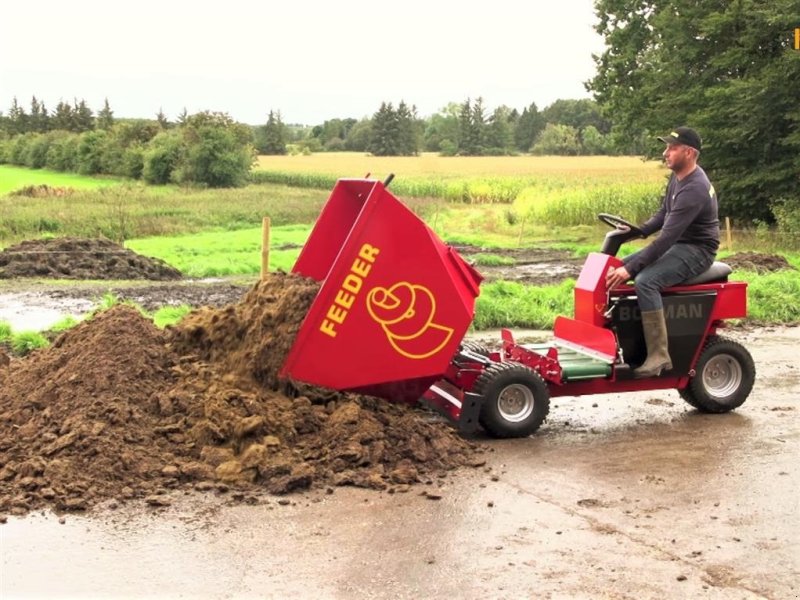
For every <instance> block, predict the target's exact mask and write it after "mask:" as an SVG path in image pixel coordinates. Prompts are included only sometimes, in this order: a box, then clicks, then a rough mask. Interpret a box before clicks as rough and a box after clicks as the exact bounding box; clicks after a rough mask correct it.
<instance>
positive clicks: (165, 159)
mask: <svg viewBox="0 0 800 600" xmlns="http://www.w3.org/2000/svg"><path fill="white" fill-rule="evenodd" d="M183 150H184V144H183V138H182V136H181V133H180V132H179V131H178V130H176V129H168V130H164V131H162V132H161V133H159V134H158V135H157V136H156V137H154V138H153V141H152V142H150V143H149V144H148V145H147V149H146V150H145V151H144V157H143V168H142V178H143V179H144V180H145V181H146V182H147V183H154V184H165V183H169V182H170V181H172V173H173V171H175V170H176V169H177V167H178V165H179V163H180V161H181V158H182V155H183Z"/></svg>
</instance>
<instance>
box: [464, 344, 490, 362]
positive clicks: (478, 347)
mask: <svg viewBox="0 0 800 600" xmlns="http://www.w3.org/2000/svg"><path fill="white" fill-rule="evenodd" d="M461 350H466V351H468V352H474V353H475V354H480V355H481V356H486V357H487V358H488V357H489V355H490V354H491V351H490V350H489V349H488V348H487V347H486V346H484V345H483V344H481V343H480V342H461V346H460V348H459V351H461Z"/></svg>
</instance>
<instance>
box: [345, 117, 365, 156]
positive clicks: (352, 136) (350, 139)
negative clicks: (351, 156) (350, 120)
mask: <svg viewBox="0 0 800 600" xmlns="http://www.w3.org/2000/svg"><path fill="white" fill-rule="evenodd" d="M371 135H372V121H370V120H369V119H361V120H360V121H358V122H357V123H356V124H355V125H353V126H352V127H351V128H350V131H349V133H348V134H347V139H345V141H344V148H345V150H350V151H352V152H366V151H367V148H369V140H370V136H371Z"/></svg>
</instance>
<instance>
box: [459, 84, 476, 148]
mask: <svg viewBox="0 0 800 600" xmlns="http://www.w3.org/2000/svg"><path fill="white" fill-rule="evenodd" d="M458 153H459V154H463V155H465V156H472V155H473V154H475V140H474V136H473V135H472V102H471V101H470V99H469V98H467V100H466V101H465V102H464V103H463V104H462V105H461V109H460V110H459V112H458Z"/></svg>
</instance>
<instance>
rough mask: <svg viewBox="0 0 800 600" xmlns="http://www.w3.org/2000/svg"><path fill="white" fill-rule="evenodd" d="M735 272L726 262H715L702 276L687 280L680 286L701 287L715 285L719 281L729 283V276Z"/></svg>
mask: <svg viewBox="0 0 800 600" xmlns="http://www.w3.org/2000/svg"><path fill="white" fill-rule="evenodd" d="M732 272H733V269H731V267H730V265H726V264H725V263H724V262H720V261H718V260H715V261H714V262H713V263H712V264H711V266H710V267H709V268H708V270H706V271H703V272H702V273H700V275H695V276H694V277H692V278H691V279H687V280H686V281H684V282H683V283H681V284H680V285H699V284H701V283H715V282H718V281H728V275H730V274H731V273H732Z"/></svg>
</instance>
